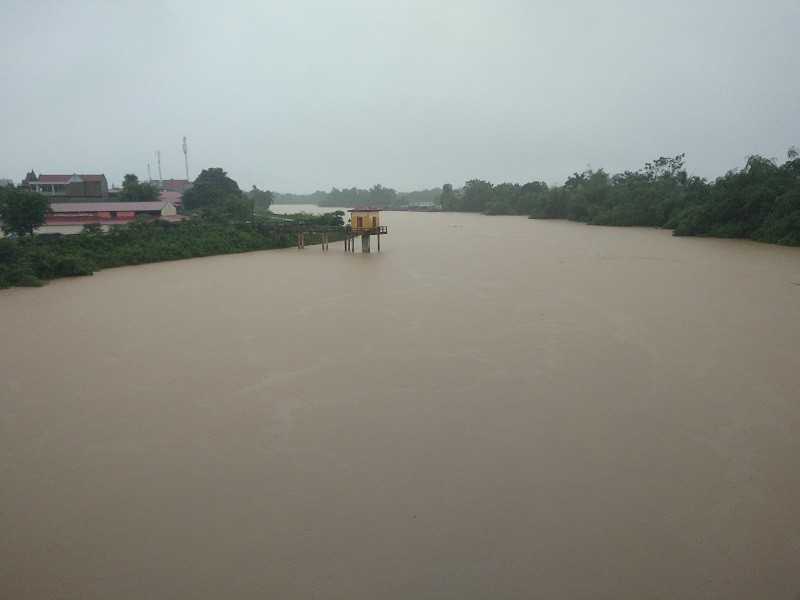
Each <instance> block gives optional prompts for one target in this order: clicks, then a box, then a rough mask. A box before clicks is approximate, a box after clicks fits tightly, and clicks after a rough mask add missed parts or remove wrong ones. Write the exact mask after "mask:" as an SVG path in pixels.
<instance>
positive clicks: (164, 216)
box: [38, 200, 182, 233]
mask: <svg viewBox="0 0 800 600" xmlns="http://www.w3.org/2000/svg"><path fill="white" fill-rule="evenodd" d="M50 207H51V208H52V209H53V212H52V213H50V214H47V215H46V216H45V224H44V227H42V228H41V229H40V230H39V231H38V233H78V232H79V231H80V230H81V229H83V226H84V225H86V224H88V223H99V224H100V225H102V226H103V228H104V229H108V226H109V225H117V224H125V223H130V222H131V221H133V220H135V219H136V217H139V216H142V215H144V216H146V217H148V218H150V219H153V220H161V221H170V222H176V221H180V220H181V219H182V217H181V216H180V215H178V214H177V209H176V208H175V205H174V204H172V203H171V202H166V201H163V200H159V201H156V202H57V203H51V205H50Z"/></svg>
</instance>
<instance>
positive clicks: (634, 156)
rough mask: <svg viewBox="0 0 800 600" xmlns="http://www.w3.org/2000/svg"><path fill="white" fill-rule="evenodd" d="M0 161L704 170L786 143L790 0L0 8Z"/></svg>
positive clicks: (307, 188)
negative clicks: (0, 38) (659, 162)
mask: <svg viewBox="0 0 800 600" xmlns="http://www.w3.org/2000/svg"><path fill="white" fill-rule="evenodd" d="M0 20H1V21H2V23H3V26H4V33H5V44H4V52H3V53H1V54H0V77H2V81H3V82H4V84H5V86H4V87H5V94H4V110H3V114H4V118H3V135H2V136H0V151H1V152H2V155H3V157H4V160H3V161H2V164H0V177H3V178H10V179H12V180H13V181H15V182H19V181H20V180H21V179H22V178H23V177H24V176H25V173H27V172H28V171H30V170H31V169H33V170H34V171H36V172H37V173H104V174H105V175H106V177H107V178H108V181H109V184H116V185H120V184H121V182H122V178H123V176H124V175H125V174H126V173H131V172H132V173H135V174H137V175H138V176H139V178H140V179H146V178H147V176H148V164H149V166H150V175H151V176H152V177H153V178H154V179H157V178H158V177H159V170H158V164H157V159H156V151H160V152H161V176H162V177H163V178H165V179H167V178H178V179H180V178H184V177H185V176H186V171H185V165H184V155H183V151H182V148H181V144H182V140H183V137H184V136H186V138H187V143H188V147H189V152H188V162H189V176H190V178H194V177H196V176H197V175H198V174H199V172H200V171H201V170H202V169H204V168H208V167H221V168H223V169H224V170H226V171H227V172H228V174H229V175H230V176H231V177H232V178H233V179H235V180H236V181H237V182H238V183H239V185H240V186H241V187H242V188H243V189H249V188H250V187H251V186H252V185H257V186H258V187H259V188H261V189H270V190H273V191H276V192H280V193H293V194H310V193H312V192H314V191H316V190H322V191H329V190H330V189H331V188H333V187H336V188H339V189H342V188H351V187H358V188H364V189H368V188H370V187H371V186H373V185H374V184H376V183H380V184H381V185H383V186H385V187H390V188H394V189H396V190H398V191H402V192H409V191H416V190H423V189H431V188H435V187H440V186H442V184H444V183H451V184H453V185H454V186H456V187H460V186H462V185H463V184H464V182H466V181H468V180H470V179H484V180H487V181H490V182H492V183H495V184H498V183H503V182H511V183H527V182H530V181H544V182H545V183H547V184H548V185H561V184H563V182H564V181H565V180H566V178H568V177H569V176H570V175H571V174H572V173H574V172H580V171H583V170H585V169H586V168H594V169H599V168H602V169H604V170H606V171H607V172H609V173H618V172H623V171H626V170H630V171H635V170H637V169H639V168H641V167H642V166H643V165H644V164H645V163H646V162H650V161H652V160H653V159H656V158H658V157H660V156H666V157H673V156H676V155H678V154H681V153H685V155H686V169H687V171H688V172H689V173H690V174H694V175H698V176H701V177H706V178H708V179H714V178H716V177H719V176H722V175H724V174H725V173H726V172H727V171H728V170H731V169H736V168H740V167H742V166H743V165H744V164H745V161H746V157H747V156H749V155H752V154H759V155H762V156H765V157H767V158H775V159H776V160H777V161H778V162H782V161H783V160H784V159H785V156H786V151H787V150H788V149H789V148H790V147H792V146H797V145H800V120H798V119H797V116H796V112H797V106H798V99H800V38H799V37H798V36H797V31H798V30H800V2H797V1H796V0H782V1H777V2H771V3H768V4H754V3H750V2H740V1H733V2H725V3H723V2H701V3H697V2H686V1H684V2H675V3H670V4H668V5H665V4H663V3H655V2H635V3H634V2H610V1H605V2H590V3H579V2H566V3H558V4H557V5H556V4H554V3H549V2H519V1H512V0H506V1H499V2H488V1H480V0H462V1H456V0H442V1H439V2H434V3H431V2H421V1H416V0H414V1H408V2H399V1H390V0H384V1H377V2H364V1H352V0H347V1H342V2H327V1H323V2H311V1H307V0H303V1H292V2H288V1H286V2H284V1H280V2H264V3H255V2H245V1H233V2H230V3H226V4H225V5H217V4H214V3H210V2H199V3H192V4H191V8H189V7H188V5H187V4H186V3H184V2H178V1H175V0H167V1H165V2H159V3H155V2H138V3H119V4H118V3H103V2H96V1H89V0H78V1H76V2H70V3H64V4H54V3H46V2H36V1H34V2H25V3H23V2H21V1H18V0H9V1H7V2H4V3H3V4H2V6H0Z"/></svg>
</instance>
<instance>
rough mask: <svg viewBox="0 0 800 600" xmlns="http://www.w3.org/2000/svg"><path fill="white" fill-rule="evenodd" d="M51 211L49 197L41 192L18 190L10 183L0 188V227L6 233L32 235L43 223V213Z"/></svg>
mask: <svg viewBox="0 0 800 600" xmlns="http://www.w3.org/2000/svg"><path fill="white" fill-rule="evenodd" d="M52 212H53V210H52V208H50V199H49V198H48V197H47V196H45V195H43V194H39V193H38V192H31V191H29V190H18V189H16V188H15V187H14V186H11V185H7V186H6V187H4V188H2V190H0V221H2V225H0V229H2V231H3V233H5V234H6V235H8V234H15V235H18V236H20V237H22V236H24V235H31V236H32V235H33V232H34V231H35V230H36V229H37V228H39V227H41V226H42V225H44V223H45V215H47V214H49V213H52Z"/></svg>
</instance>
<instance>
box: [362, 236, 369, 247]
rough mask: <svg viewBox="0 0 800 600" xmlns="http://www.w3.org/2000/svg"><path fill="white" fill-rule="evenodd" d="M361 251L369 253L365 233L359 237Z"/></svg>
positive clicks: (367, 237) (367, 238)
mask: <svg viewBox="0 0 800 600" xmlns="http://www.w3.org/2000/svg"><path fill="white" fill-rule="evenodd" d="M361 251H362V252H369V234H368V233H365V234H364V235H362V236H361Z"/></svg>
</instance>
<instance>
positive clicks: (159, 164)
mask: <svg viewBox="0 0 800 600" xmlns="http://www.w3.org/2000/svg"><path fill="white" fill-rule="evenodd" d="M156 156H157V157H158V189H161V188H163V187H164V181H163V180H162V179H161V150H156Z"/></svg>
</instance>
